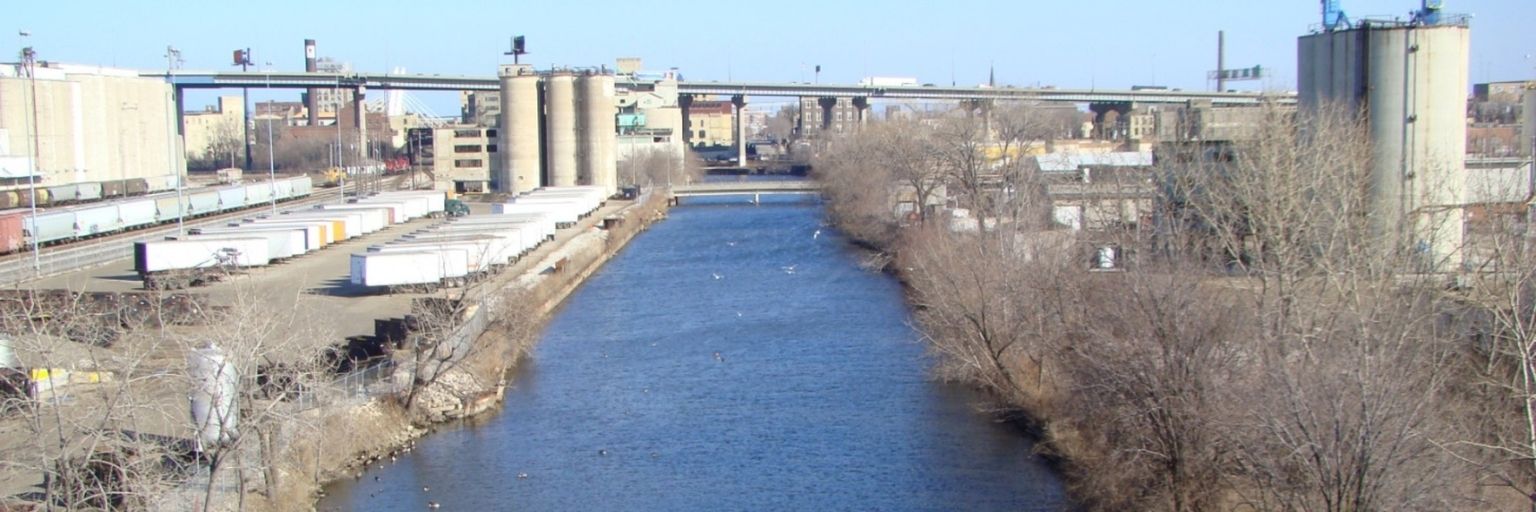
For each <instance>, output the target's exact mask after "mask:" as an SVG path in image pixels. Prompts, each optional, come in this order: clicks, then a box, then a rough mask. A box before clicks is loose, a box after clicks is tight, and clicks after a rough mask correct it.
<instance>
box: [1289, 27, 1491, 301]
mask: <svg viewBox="0 0 1536 512" xmlns="http://www.w3.org/2000/svg"><path fill="white" fill-rule="evenodd" d="M1339 14H1341V13H1338V12H1336V11H1335V12H1332V13H1330V12H1325V13H1324V27H1323V30H1322V31H1320V32H1318V33H1314V34H1310V35H1306V36H1302V37H1301V38H1300V39H1299V41H1298V45H1297V46H1298V48H1297V50H1298V65H1299V69H1298V80H1297V81H1298V84H1297V85H1298V88H1297V90H1298V91H1299V104H1300V108H1302V109H1304V110H1306V109H1321V108H1346V109H1350V110H1353V111H1363V112H1365V113H1366V116H1367V124H1368V136H1369V137H1370V139H1371V143H1372V169H1371V171H1370V183H1369V189H1370V192H1369V194H1370V198H1369V201H1370V208H1371V214H1370V217H1371V222H1372V226H1373V230H1374V231H1375V232H1376V234H1377V235H1378V236H1379V237H1380V238H1381V239H1382V240H1384V241H1385V243H1386V247H1385V248H1384V249H1385V250H1387V251H1410V252H1411V253H1413V254H1415V255H1416V256H1418V258H1419V259H1420V261H1421V263H1422V265H1423V267H1424V268H1425V269H1428V270H1436V271H1453V270H1456V269H1457V268H1459V267H1460V262H1461V258H1462V255H1461V251H1460V249H1461V246H1462V231H1463V227H1462V208H1461V202H1462V200H1463V196H1464V194H1463V188H1464V186H1465V185H1464V182H1463V176H1462V175H1463V174H1464V161H1463V159H1464V157H1465V155H1466V153H1467V151H1466V150H1467V147H1466V144H1467V137H1466V130H1467V119H1466V117H1467V116H1466V99H1467V90H1468V83H1467V82H1468V79H1467V76H1468V75H1467V63H1468V51H1469V41H1470V34H1469V32H1470V31H1469V29H1468V26H1467V19H1466V18H1465V17H1462V16H1452V15H1449V14H1444V13H1441V12H1440V9H1439V7H1438V3H1432V2H1426V3H1425V6H1424V8H1423V9H1422V10H1420V11H1418V12H1416V13H1415V15H1414V16H1413V18H1412V19H1410V20H1408V21H1400V20H1372V19H1366V20H1358V21H1357V22H1355V23H1349V21H1348V20H1344V19H1342V17H1341V16H1339Z"/></svg>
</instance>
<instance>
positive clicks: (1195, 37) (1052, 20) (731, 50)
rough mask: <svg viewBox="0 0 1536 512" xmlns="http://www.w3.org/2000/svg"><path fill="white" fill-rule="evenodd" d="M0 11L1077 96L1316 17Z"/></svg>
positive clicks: (1482, 11) (1517, 62)
mask: <svg viewBox="0 0 1536 512" xmlns="http://www.w3.org/2000/svg"><path fill="white" fill-rule="evenodd" d="M10 3H12V5H10V6H8V8H7V14H6V16H5V18H6V20H7V21H9V24H10V25H13V26H12V27H7V29H8V30H7V31H6V32H5V33H4V34H3V36H0V46H6V47H11V48H16V47H18V46H19V45H20V44H21V43H22V38H21V37H19V36H18V34H17V31H18V30H26V31H28V32H30V33H31V36H30V37H28V38H27V39H28V41H27V43H28V44H31V45H33V46H34V47H36V48H37V51H38V54H39V56H40V58H43V59H46V60H59V61H66V62H74V63H88V64H103V65H116V66H120V67H131V68H143V69H163V68H164V66H165V59H164V57H163V55H164V53H165V47H166V46H167V45H173V46H175V47H177V48H178V49H180V50H181V51H182V54H183V58H184V59H185V60H186V64H185V68H186V69H210V70H211V69H226V70H227V69H231V66H230V65H229V60H230V53H231V50H233V49H235V48H244V47H250V48H251V49H252V53H253V54H254V58H255V61H256V62H257V64H258V65H263V64H265V63H267V62H271V64H272V66H273V67H274V68H276V69H283V70H300V69H303V40H304V39H305V38H313V39H317V40H318V41H319V53H320V54H321V55H322V56H330V57H333V58H336V59H338V60H342V61H348V62H351V63H352V64H353V67H354V68H355V69H358V70H361V71H365V72H368V71H384V70H386V69H389V68H393V67H397V66H403V67H405V68H406V70H407V71H409V72H422V73H441V74H469V75H482V76H489V75H493V74H494V73H495V66H496V64H497V63H498V62H500V61H501V60H502V59H503V56H502V55H501V53H502V52H503V51H506V49H507V47H508V39H509V37H510V36H512V35H514V34H523V35H526V36H527V38H528V47H529V51H530V52H531V54H530V55H528V56H526V57H525V62H531V63H533V64H535V65H539V66H545V65H551V64H554V65H571V66H588V65H596V64H609V65H611V64H612V62H613V59H614V58H615V57H622V56H637V57H642V58H644V59H645V63H646V67H647V68H651V69H665V68H669V67H677V68H680V69H681V71H682V72H683V73H684V75H685V76H686V77H687V78H688V79H690V80H727V79H734V80H757V81H810V80H812V72H811V69H812V67H813V66H814V65H817V64H820V65H821V66H822V73H821V77H820V79H821V81H823V82H854V81H857V80H858V79H860V78H861V77H864V76H871V75H877V76H912V77H917V78H918V79H919V80H920V81H922V82H932V83H943V84H947V83H950V82H951V80H953V81H954V82H956V83H959V84H962V85H963V84H977V83H982V82H985V81H986V79H987V69H988V66H989V65H992V66H995V68H996V73H997V80H998V82H999V83H1006V84H1015V85H1020V86H1025V85H1036V84H1039V85H1056V86H1059V87H1072V88H1076V87H1084V88H1086V87H1099V88H1127V87H1129V86H1131V85H1143V84H1155V85H1167V86H1171V87H1181V88H1187V89H1202V88H1208V87H1209V85H1208V84H1207V82H1206V80H1205V72H1206V71H1207V70H1209V69H1212V68H1214V67H1215V45H1216V31H1217V30H1225V31H1226V33H1227V62H1228V67H1240V66H1252V65H1262V66H1264V67H1266V68H1270V69H1271V70H1273V71H1274V74H1273V76H1272V78H1271V79H1270V80H1268V81H1265V82H1250V83H1243V82H1238V83H1236V84H1233V85H1232V87H1233V88H1267V89H1278V90H1290V89H1294V87H1295V86H1294V82H1295V66H1296V62H1295V61H1296V52H1295V47H1296V37H1297V36H1298V35H1302V34H1304V33H1306V32H1307V31H1308V29H1309V28H1310V27H1313V26H1315V25H1317V24H1318V22H1319V21H1320V14H1319V2H1317V1H1315V0H1286V1H1279V0H1271V1H1256V0H1228V1H1220V0H1144V1H1123V0H1116V1H1107V0H1076V1H1059V2H1041V1H1021V0H1011V1H973V0H951V1H946V2H924V1H916V0H910V1H903V0H885V1H881V2H845V1H835V0H820V1H816V0H788V1H779V2H730V1H717V2H699V1H667V0H656V1H652V2H608V1H590V2H560V1H543V2H527V1H449V0H439V1H427V2H422V1H419V0H418V1H416V2H390V1H385V2H369V3H358V2H345V1H327V0H309V1H293V0H274V1H267V2H238V3H237V2H225V1H218V0H211V1H206V2H179V1H147V2H142V3H139V4H138V5H137V6H135V7H133V8H125V7H123V5H124V4H126V2H122V1H121V0H116V1H113V0H79V1H47V0H22V1H19V2H10ZM1445 3H1446V9H1447V11H1450V12H1460V13H1470V14H1473V15H1474V18H1473V22H1472V27H1473V31H1472V41H1473V42H1472V62H1471V71H1472V76H1471V79H1472V81H1473V82H1485V81H1490V80H1514V79H1530V78H1536V35H1533V34H1532V31H1531V28H1530V27H1531V23H1532V20H1536V0H1446V2H1445ZM1343 4H1344V8H1345V11H1346V12H1347V13H1348V14H1349V15H1350V16H1351V17H1361V16H1367V15H1370V16H1405V15H1406V14H1407V13H1408V12H1409V11H1411V10H1413V9H1415V8H1417V7H1418V1H1417V0H1343ZM130 20H131V21H130ZM7 53H8V54H9V55H8V57H10V56H14V55H15V52H14V50H12V51H9V52H7ZM5 60H11V59H10V58H7V59H5ZM295 94H296V93H295ZM253 96H257V95H256V94H253ZM439 96H440V97H429V98H423V99H425V100H426V101H428V103H430V104H431V105H433V107H434V108H435V109H436V108H439V106H442V108H441V110H449V109H451V108H454V107H453V105H456V103H457V99H456V98H452V97H451V95H446V94H443V95H439ZM263 97H265V96H264V95H263ZM193 103H196V101H195V100H194V102H193ZM191 106H193V104H192V103H189V107H191ZM439 113H443V114H448V113H451V112H447V111H440V112H439Z"/></svg>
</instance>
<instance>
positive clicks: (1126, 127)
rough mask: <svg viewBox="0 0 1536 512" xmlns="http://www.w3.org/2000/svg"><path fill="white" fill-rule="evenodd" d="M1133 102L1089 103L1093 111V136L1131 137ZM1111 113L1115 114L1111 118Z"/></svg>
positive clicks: (1109, 137)
mask: <svg viewBox="0 0 1536 512" xmlns="http://www.w3.org/2000/svg"><path fill="white" fill-rule="evenodd" d="M1132 108H1134V106H1133V105H1132V104H1131V103H1122V102H1115V103H1089V104H1088V110H1089V111H1090V112H1093V136H1094V138H1097V139H1105V140H1115V139H1120V138H1130V113H1131V109H1132ZM1109 114H1114V117H1113V118H1110V116H1109Z"/></svg>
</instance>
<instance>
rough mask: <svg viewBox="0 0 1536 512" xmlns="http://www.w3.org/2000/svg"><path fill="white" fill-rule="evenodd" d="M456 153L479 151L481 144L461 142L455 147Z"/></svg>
mask: <svg viewBox="0 0 1536 512" xmlns="http://www.w3.org/2000/svg"><path fill="white" fill-rule="evenodd" d="M453 152H454V153H479V152H480V145H479V144H459V145H456V146H454V147H453Z"/></svg>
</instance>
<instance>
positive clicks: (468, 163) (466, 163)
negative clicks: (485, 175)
mask: <svg viewBox="0 0 1536 512" xmlns="http://www.w3.org/2000/svg"><path fill="white" fill-rule="evenodd" d="M483 165H485V164H484V163H483V162H482V161H481V160H480V159H479V158H471V159H467V160H454V161H453V166H454V167H458V168H461V169H462V168H465V167H481V166H483Z"/></svg>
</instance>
